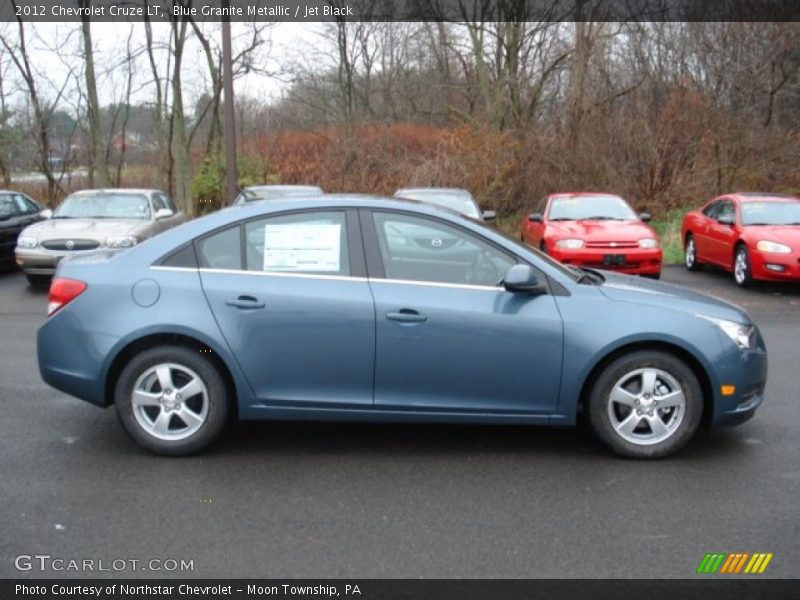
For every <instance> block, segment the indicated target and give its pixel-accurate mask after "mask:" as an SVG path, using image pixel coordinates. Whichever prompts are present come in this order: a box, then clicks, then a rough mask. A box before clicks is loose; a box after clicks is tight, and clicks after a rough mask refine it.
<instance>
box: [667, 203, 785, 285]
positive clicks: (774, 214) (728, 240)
mask: <svg viewBox="0 0 800 600" xmlns="http://www.w3.org/2000/svg"><path fill="white" fill-rule="evenodd" d="M681 237H682V239H683V247H684V262H685V264H686V268H687V269H689V270H691V271H696V270H698V269H700V268H702V266H703V265H704V264H706V263H708V264H713V265H717V266H718V267H722V268H723V269H725V270H726V271H732V272H733V278H734V280H735V281H736V283H737V284H738V285H740V286H747V285H750V284H751V283H753V282H754V281H755V280H763V281H800V198H793V197H791V196H776V195H773V194H761V193H736V194H726V195H724V196H719V197H717V198H714V199H712V200H710V201H709V202H707V203H706V205H705V206H703V208H701V209H700V210H693V211H691V212H689V213H687V214H686V215H685V216H684V217H683V225H682V226H681Z"/></svg>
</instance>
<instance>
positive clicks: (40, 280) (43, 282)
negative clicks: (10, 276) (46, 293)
mask: <svg viewBox="0 0 800 600" xmlns="http://www.w3.org/2000/svg"><path fill="white" fill-rule="evenodd" d="M25 278H26V279H27V280H28V284H29V285H30V286H31V287H34V288H36V289H39V290H42V289H47V288H49V287H50V282H51V281H52V280H53V277H52V276H51V275H31V274H30V273H25Z"/></svg>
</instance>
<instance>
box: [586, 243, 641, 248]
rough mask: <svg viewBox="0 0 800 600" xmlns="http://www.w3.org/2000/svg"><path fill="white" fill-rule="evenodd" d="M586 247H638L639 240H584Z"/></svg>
mask: <svg viewBox="0 0 800 600" xmlns="http://www.w3.org/2000/svg"><path fill="white" fill-rule="evenodd" d="M586 247H587V248H638V247H639V242H586Z"/></svg>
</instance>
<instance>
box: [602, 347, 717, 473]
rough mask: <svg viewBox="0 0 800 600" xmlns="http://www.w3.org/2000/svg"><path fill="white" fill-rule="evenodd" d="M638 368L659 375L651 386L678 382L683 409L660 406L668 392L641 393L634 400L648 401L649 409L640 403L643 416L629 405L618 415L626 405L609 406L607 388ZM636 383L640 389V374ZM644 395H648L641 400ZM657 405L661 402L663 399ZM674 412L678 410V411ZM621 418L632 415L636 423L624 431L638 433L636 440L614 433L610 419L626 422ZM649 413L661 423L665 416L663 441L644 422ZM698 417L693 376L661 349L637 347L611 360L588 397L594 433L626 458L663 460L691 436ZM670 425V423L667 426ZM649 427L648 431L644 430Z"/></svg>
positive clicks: (697, 388)
mask: <svg viewBox="0 0 800 600" xmlns="http://www.w3.org/2000/svg"><path fill="white" fill-rule="evenodd" d="M639 371H642V372H645V371H648V372H656V373H659V375H658V379H656V380H655V381H656V385H658V386H662V387H661V389H668V390H669V391H670V392H674V391H676V390H675V389H672V388H674V385H673V384H677V386H679V387H680V390H677V391H680V392H682V394H683V399H684V404H683V407H682V408H681V409H679V408H678V407H674V408H672V407H670V408H664V407H661V408H659V407H658V401H659V399H662V398H669V395H657V394H656V393H654V394H653V395H652V397H651V396H649V395H648V396H643V395H642V396H640V399H639V400H636V404H637V405H640V404H639V403H640V402H641V403H645V402H646V403H647V404H649V410H650V412H649V413H648V412H647V411H648V408H647V407H645V406H644V404H642V405H640V406H641V408H643V409H644V414H642V416H638V413H636V411H637V410H639V409H634V408H633V407H631V408H630V412H628V413H627V415H626V414H625V413H624V412H623V413H622V414H620V413H619V411H620V409H627V406H625V405H623V404H613V408H610V407H611V406H612V401H611V392H612V391H614V390H615V389H616V388H617V384H618V383H619V382H620V381H625V380H626V378H627V377H628V376H630V375H631V374H634V373H638V372H639ZM636 377H637V376H636V375H634V376H633V377H632V379H631V380H630V381H633V380H635V379H636ZM662 378H663V379H662ZM669 378H671V379H672V380H673V381H672V384H670V382H669V380H668V379H669ZM640 381H641V384H642V388H644V375H642V379H641V380H640ZM634 383H635V381H634ZM634 389H635V388H634ZM656 390H658V388H656ZM639 393H642V394H643V389H640V390H639ZM633 396H634V394H631V396H630V397H631V398H632V397H633ZM644 398H648V399H647V400H646V401H645V400H644ZM654 400H655V402H654ZM662 403H665V404H666V402H664V401H662ZM654 404H655V406H654ZM678 410H680V411H681V412H677V411H678ZM673 411H676V412H673ZM610 413H611V414H610ZM654 413H655V414H654ZM612 414H613V415H614V416H613V417H612ZM626 416H630V417H631V419H632V421H631V422H636V423H638V425H637V426H636V429H635V430H631V431H630V432H629V434H628V435H629V437H638V439H637V440H636V441H630V440H629V439H625V437H623V435H624V434H622V433H619V432H618V431H617V429H615V426H614V425H615V424H614V423H613V422H612V419H619V420H620V421H625V420H626V419H625V417H626ZM653 416H655V418H656V419H659V420H660V421H661V422H662V424H663V423H664V419H667V426H665V428H664V432H665V435H667V437H665V438H664V439H660V440H659V439H658V436H656V430H655V429H653V428H652V427H650V425H649V423H650V422H652V421H653ZM702 416H703V393H702V389H701V387H700V383H699V381H698V380H697V376H696V375H695V374H694V372H693V371H692V369H691V368H689V366H688V365H686V363H684V362H683V361H682V360H680V359H679V358H677V357H675V356H674V355H672V354H668V353H666V352H661V351H655V350H640V351H635V352H631V353H629V354H625V355H623V356H620V357H619V358H617V359H615V360H614V361H613V362H611V363H610V364H609V365H608V366H606V367H605V368H604V369H603V371H602V373H601V374H600V376H599V377H598V378H597V379H596V381H595V382H594V385H593V386H592V389H591V392H590V396H589V419H590V423H591V425H592V429H593V430H594V432H595V434H596V435H597V436H598V437H599V438H600V440H602V441H603V443H604V444H605V445H606V446H608V447H609V448H610V449H611V450H612V451H614V452H615V453H617V454H619V455H620V456H625V457H629V458H639V459H649V458H662V457H665V456H668V455H670V454H672V453H674V452H676V451H677V450H679V449H680V448H682V447H683V446H684V445H685V444H686V443H687V442H688V441H689V440H690V439H691V438H692V437H693V436H694V434H695V432H696V431H697V428H698V427H699V425H700V421H701V419H702ZM619 424H620V425H621V424H622V423H619ZM670 427H672V429H671V430H670ZM637 431H638V432H639V433H637ZM648 431H650V432H652V433H648ZM648 435H649V436H651V440H650V441H647V437H646V436H648Z"/></svg>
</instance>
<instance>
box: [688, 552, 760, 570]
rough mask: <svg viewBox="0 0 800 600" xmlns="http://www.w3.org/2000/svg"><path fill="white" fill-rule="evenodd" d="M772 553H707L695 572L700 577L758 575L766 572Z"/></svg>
mask: <svg viewBox="0 0 800 600" xmlns="http://www.w3.org/2000/svg"><path fill="white" fill-rule="evenodd" d="M771 560H772V552H754V553H752V554H751V553H749V552H716V553H713V554H711V553H709V554H706V555H705V556H704V557H703V560H702V561H700V565H699V566H698V567H697V572H698V573H700V574H702V575H708V574H713V573H718V574H723V575H739V574H743V575H760V574H761V573H763V572H764V571H766V570H767V565H768V564H769V562H770V561H771Z"/></svg>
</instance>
